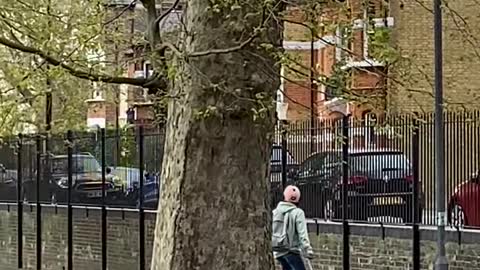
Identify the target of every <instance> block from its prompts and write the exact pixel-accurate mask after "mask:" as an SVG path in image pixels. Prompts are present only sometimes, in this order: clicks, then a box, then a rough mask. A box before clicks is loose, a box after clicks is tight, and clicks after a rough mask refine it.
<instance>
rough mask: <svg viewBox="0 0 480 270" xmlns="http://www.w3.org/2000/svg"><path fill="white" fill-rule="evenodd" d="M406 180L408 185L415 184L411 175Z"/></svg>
mask: <svg viewBox="0 0 480 270" xmlns="http://www.w3.org/2000/svg"><path fill="white" fill-rule="evenodd" d="M405 180H406V181H407V182H408V183H410V184H412V183H413V175H409V176H407V177H405Z"/></svg>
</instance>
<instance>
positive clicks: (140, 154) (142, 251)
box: [137, 126, 145, 270]
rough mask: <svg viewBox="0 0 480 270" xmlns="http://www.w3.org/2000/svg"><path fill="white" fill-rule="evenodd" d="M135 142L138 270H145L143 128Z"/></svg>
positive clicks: (139, 129)
mask: <svg viewBox="0 0 480 270" xmlns="http://www.w3.org/2000/svg"><path fill="white" fill-rule="evenodd" d="M137 142H138V163H139V167H140V179H139V186H140V190H139V192H138V194H139V195H138V196H139V198H138V199H139V200H138V208H139V209H138V211H139V215H138V218H139V227H140V228H139V238H140V239H139V240H140V241H139V243H140V244H139V245H140V247H139V249H140V270H144V269H145V212H144V210H143V185H144V183H143V180H144V169H143V166H144V160H143V158H144V156H143V154H144V149H143V145H144V134H143V127H142V126H140V127H139V128H138V139H137Z"/></svg>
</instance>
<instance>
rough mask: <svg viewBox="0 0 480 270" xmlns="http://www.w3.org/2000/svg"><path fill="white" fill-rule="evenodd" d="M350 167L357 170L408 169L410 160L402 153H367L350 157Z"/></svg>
mask: <svg viewBox="0 0 480 270" xmlns="http://www.w3.org/2000/svg"><path fill="white" fill-rule="evenodd" d="M350 164H351V165H350V167H351V168H353V169H354V170H357V171H381V170H385V169H402V170H408V169H409V168H410V162H409V161H408V159H407V158H406V157H405V155H403V154H402V153H396V152H392V153H367V154H359V155H353V156H351V157H350Z"/></svg>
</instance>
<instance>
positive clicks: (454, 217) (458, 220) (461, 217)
mask: <svg viewBox="0 0 480 270" xmlns="http://www.w3.org/2000/svg"><path fill="white" fill-rule="evenodd" d="M450 220H451V226H452V227H455V228H463V227H464V226H465V224H466V217H465V212H464V211H463V207H462V206H461V205H459V204H454V205H453V207H452V211H451V212H450Z"/></svg>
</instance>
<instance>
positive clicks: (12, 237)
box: [0, 207, 155, 270]
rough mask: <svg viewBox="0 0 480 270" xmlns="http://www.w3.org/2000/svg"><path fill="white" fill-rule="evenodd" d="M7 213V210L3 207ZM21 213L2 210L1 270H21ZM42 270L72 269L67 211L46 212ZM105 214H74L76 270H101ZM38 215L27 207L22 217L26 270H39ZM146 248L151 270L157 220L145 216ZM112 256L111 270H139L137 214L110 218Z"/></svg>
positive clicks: (117, 214) (78, 211)
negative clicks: (67, 267)
mask: <svg viewBox="0 0 480 270" xmlns="http://www.w3.org/2000/svg"><path fill="white" fill-rule="evenodd" d="M3 208H4V207H3ZM16 211H17V210H16V208H11V209H10V211H7V210H6V209H1V210H0V270H10V269H11V270H13V269H15V270H17V269H18V268H17V212H16ZM42 212H43V213H42V240H43V248H42V249H43V255H42V265H43V267H42V269H45V270H62V269H64V267H65V269H66V265H67V212H66V209H63V208H62V209H60V208H58V209H57V210H56V211H55V209H52V208H43V209H42ZM100 214H101V212H100V211H99V210H89V211H86V210H84V209H74V210H73V225H74V228H73V245H74V252H73V255H74V262H73V265H74V269H75V270H97V269H101V260H102V257H101V254H102V253H101V252H102V249H101V216H100ZM35 216H36V213H35V208H30V207H26V208H25V209H24V216H23V220H24V222H23V232H24V233H23V239H24V240H23V242H24V248H23V252H24V253H23V254H24V260H23V262H24V269H36V268H35V267H36V233H35V232H36V219H35V218H36V217H35ZM145 216H146V217H145V225H146V226H145V233H146V239H145V243H146V245H145V247H146V263H147V268H148V266H149V264H150V258H151V247H152V246H153V244H152V241H153V229H154V218H155V217H154V214H149V213H146V215H145ZM107 221H108V223H107V224H108V225H107V231H108V234H107V253H108V257H107V259H108V269H109V270H133V269H138V268H139V236H138V235H139V233H138V228H139V226H138V224H139V221H138V214H136V213H131V212H124V213H122V212H116V211H115V212H111V211H109V212H108V216H107Z"/></svg>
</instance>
